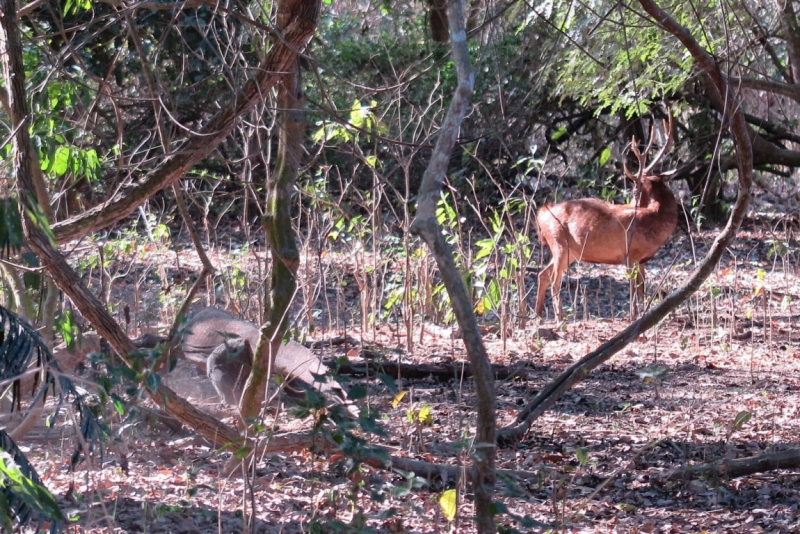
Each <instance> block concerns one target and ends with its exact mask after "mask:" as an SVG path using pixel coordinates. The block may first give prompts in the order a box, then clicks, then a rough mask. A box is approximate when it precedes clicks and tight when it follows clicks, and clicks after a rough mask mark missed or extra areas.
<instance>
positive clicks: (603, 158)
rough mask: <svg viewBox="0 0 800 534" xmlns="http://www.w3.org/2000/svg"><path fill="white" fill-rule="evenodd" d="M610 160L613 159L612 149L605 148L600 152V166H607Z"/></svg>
mask: <svg viewBox="0 0 800 534" xmlns="http://www.w3.org/2000/svg"><path fill="white" fill-rule="evenodd" d="M609 159H611V149H610V148H608V147H605V148H604V149H603V151H602V152H600V165H605V164H606V163H607V162H608V160H609Z"/></svg>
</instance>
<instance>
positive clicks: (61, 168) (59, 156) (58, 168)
mask: <svg viewBox="0 0 800 534" xmlns="http://www.w3.org/2000/svg"><path fill="white" fill-rule="evenodd" d="M67 169H69V148H68V147H65V146H60V147H58V148H57V149H56V155H55V158H54V159H53V165H52V168H51V169H50V170H51V171H52V172H54V173H55V175H56V176H64V174H65V173H66V172H67Z"/></svg>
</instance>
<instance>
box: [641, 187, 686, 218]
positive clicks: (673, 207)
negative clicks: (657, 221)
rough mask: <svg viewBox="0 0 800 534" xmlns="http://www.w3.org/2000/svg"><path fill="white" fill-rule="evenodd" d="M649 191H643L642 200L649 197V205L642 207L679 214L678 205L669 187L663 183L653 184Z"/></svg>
mask: <svg viewBox="0 0 800 534" xmlns="http://www.w3.org/2000/svg"><path fill="white" fill-rule="evenodd" d="M650 185H651V187H649V188H648V190H647V191H643V197H642V200H644V199H645V197H644V195H646V197H647V203H646V204H645V205H644V206H642V207H646V208H650V209H652V210H654V211H658V212H668V213H671V212H675V213H677V210H678V204H677V203H676V202H675V196H674V195H673V194H672V191H671V190H670V188H669V186H667V184H665V183H663V182H652V183H651V184H650Z"/></svg>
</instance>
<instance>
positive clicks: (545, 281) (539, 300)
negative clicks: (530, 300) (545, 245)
mask: <svg viewBox="0 0 800 534" xmlns="http://www.w3.org/2000/svg"><path fill="white" fill-rule="evenodd" d="M554 266H555V258H553V259H552V260H551V261H550V263H548V264H547V266H546V267H545V268H544V269H542V270H541V271H540V272H539V286H538V287H537V288H536V308H535V310H534V311H535V312H536V315H538V316H539V317H541V316H542V312H543V311H544V297H545V294H546V293H547V288H548V287H550V286H551V285H552V283H553V268H554ZM554 294H555V293H554Z"/></svg>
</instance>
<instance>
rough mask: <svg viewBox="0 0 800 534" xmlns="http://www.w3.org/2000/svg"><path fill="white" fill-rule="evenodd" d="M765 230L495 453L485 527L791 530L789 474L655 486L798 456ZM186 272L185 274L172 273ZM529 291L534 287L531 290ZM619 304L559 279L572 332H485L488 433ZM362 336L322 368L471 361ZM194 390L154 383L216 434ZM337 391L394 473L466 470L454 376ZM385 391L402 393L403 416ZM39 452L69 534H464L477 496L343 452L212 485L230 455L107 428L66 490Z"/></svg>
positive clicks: (778, 268) (672, 278)
mask: <svg viewBox="0 0 800 534" xmlns="http://www.w3.org/2000/svg"><path fill="white" fill-rule="evenodd" d="M760 226H761V225H755V226H754V225H752V224H751V225H750V227H749V228H748V227H745V229H743V230H742V232H741V233H740V236H739V239H738V240H737V243H736V246H735V247H734V249H732V250H730V251H729V252H728V253H727V254H726V257H725V259H724V260H723V262H722V264H721V265H720V266H719V267H718V268H717V270H716V271H715V273H714V275H713V276H712V278H711V279H710V280H709V282H708V283H707V284H706V285H705V286H704V289H703V290H702V291H701V292H698V294H697V295H696V296H695V297H693V298H692V299H691V301H690V302H689V303H687V304H685V305H683V306H681V307H680V308H679V309H678V310H676V311H675V312H673V313H672V314H671V315H669V316H668V317H667V319H665V320H664V321H663V322H662V323H661V324H660V325H659V326H658V327H657V328H655V329H653V330H651V331H649V332H647V333H645V334H643V335H642V336H640V337H639V339H638V340H637V341H636V342H635V343H633V344H631V345H629V346H628V347H627V348H626V349H624V350H623V351H622V352H621V353H620V354H618V355H616V356H615V357H614V358H613V359H612V360H610V362H609V363H608V364H606V365H603V366H601V367H599V368H598V369H597V370H596V371H595V372H593V373H592V374H591V375H590V376H589V377H588V378H587V379H586V380H584V381H582V382H580V383H579V384H578V385H577V387H575V388H574V389H572V390H571V391H569V392H568V393H567V394H566V395H565V396H564V397H563V398H562V399H561V400H560V401H559V402H558V403H557V404H556V405H555V407H554V408H553V409H551V410H549V411H547V412H546V413H545V414H544V415H543V416H542V417H540V418H539V419H538V420H536V421H535V422H534V425H533V427H532V428H531V430H530V431H529V432H528V433H527V435H526V436H525V437H524V439H523V440H522V441H521V442H519V443H517V444H516V446H515V447H514V448H501V449H499V450H498V454H497V466H498V468H502V469H507V470H511V471H515V472H517V473H519V474H520V476H519V477H514V476H511V477H508V478H506V477H502V478H500V479H498V483H497V486H496V493H495V497H496V499H497V500H498V501H499V502H501V503H503V504H504V505H505V507H506V511H505V512H503V513H501V514H500V515H499V516H498V522H499V524H501V525H505V526H507V527H511V528H516V529H518V530H519V531H520V532H540V531H546V530H548V528H551V527H554V526H556V525H560V529H561V530H562V531H565V532H587V533H588V532H704V531H705V532H725V533H727V532H730V533H743V532H800V509H799V507H800V471H798V470H797V469H794V470H777V471H767V472H761V473H755V474H751V475H748V476H743V477H739V478H733V479H731V478H724V477H723V478H711V477H706V478H703V479H688V480H669V479H667V475H668V474H669V473H671V472H672V471H673V470H675V469H679V468H681V467H684V466H687V465H695V464H703V463H707V462H714V461H718V460H723V459H728V460H730V459H735V458H744V457H750V456H754V455H758V454H762V453H765V452H775V451H780V450H783V449H786V448H790V447H796V446H798V444H800V443H799V442H800V437H799V436H800V324H798V317H800V309H798V305H800V279H798V278H797V273H796V272H795V271H794V269H795V268H796V267H795V266H796V265H797V262H796V261H795V260H796V258H795V257H794V256H793V255H792V254H794V252H793V251H792V248H786V249H784V254H782V255H781V254H777V255H776V254H775V253H774V246H775V243H776V242H777V243H779V244H780V243H784V244H788V245H791V247H795V246H796V243H795V242H794V239H793V237H792V236H791V235H789V236H787V235H785V234H783V235H780V236H777V238H776V236H775V233H774V232H772V231H767V230H764V229H761V228H760ZM712 237H713V234H707V235H705V234H704V236H703V237H701V238H698V237H697V236H695V239H694V241H693V242H692V243H690V242H689V240H688V238H687V237H686V235H685V234H684V235H681V236H679V235H678V234H677V233H676V235H675V236H674V238H673V240H672V242H671V244H670V245H669V246H668V247H667V248H666V250H665V251H664V252H663V253H662V254H660V255H659V257H657V258H656V259H655V260H654V261H653V264H652V265H651V266H650V268H649V270H648V280H649V282H650V284H651V289H652V288H655V287H656V286H658V285H659V284H661V285H662V286H663V288H664V289H671V288H672V287H674V286H676V285H677V284H678V283H680V282H681V281H682V280H683V279H685V278H686V277H687V276H688V275H689V273H690V272H691V266H690V265H689V264H688V262H687V261H685V260H686V259H687V258H691V257H692V256H693V255H694V256H695V257H697V258H700V257H702V253H703V250H704V249H705V247H707V245H708V244H709V243H710V240H711V238H712ZM771 247H772V248H771ZM219 257H220V256H219V255H215V258H216V259H218V258H219ZM167 261H169V259H168V258H164V259H163V262H167ZM331 261H335V260H334V259H332V260H331ZM190 263H191V262H190V261H184V262H183V268H187V267H186V266H187V265H188V264H190ZM173 268H176V267H174V266H173ZM535 285H536V282H535V277H533V276H531V277H529V286H530V288H535ZM344 287H345V286H344V285H342V284H340V285H339V290H341V291H343V292H345V293H348V292H349V297H347V298H345V299H344V303H345V307H350V308H358V307H359V304H358V292H357V291H354V288H355V287H356V284H353V283H351V284H349V286H347V287H346V288H345V289H346V291H345V289H342V288H344ZM626 288H627V283H626V282H625V280H624V277H623V274H622V272H621V269H620V268H618V267H609V268H605V267H596V266H579V267H577V268H575V267H574V268H573V269H572V271H571V283H570V284H569V285H568V286H565V290H564V291H565V293H564V300H565V302H572V304H569V309H570V310H571V311H572V312H573V316H572V318H569V319H568V320H567V321H566V322H564V323H563V324H556V323H555V322H554V321H553V320H552V319H549V320H545V321H544V322H543V323H542V324H541V325H540V324H539V323H538V322H537V321H529V322H528V325H527V327H526V328H525V329H524V330H522V329H519V328H517V327H515V326H513V325H511V326H510V327H509V328H507V330H506V331H507V333H508V335H507V336H506V339H503V338H502V336H500V335H499V333H498V332H499V331H500V329H498V328H496V327H494V328H493V327H492V326H493V325H492V324H491V323H492V321H488V322H487V324H486V325H485V326H486V334H485V336H484V342H485V344H486V347H487V349H488V352H489V355H490V358H491V360H492V362H493V363H495V364H501V365H505V366H509V367H513V368H514V369H515V372H514V373H512V378H509V379H504V380H498V381H497V382H496V390H497V419H498V428H500V427H504V426H507V425H510V424H512V423H513V421H514V417H515V416H516V413H517V412H518V410H519V409H520V408H521V407H522V406H524V404H525V402H526V401H527V400H528V399H530V398H531V397H532V396H533V395H534V394H535V393H536V392H537V391H539V390H540V389H541V388H542V387H543V386H544V385H545V384H547V382H548V381H549V380H550V379H552V378H553V377H555V376H557V375H558V373H559V372H561V371H563V370H564V369H565V368H566V367H568V366H569V365H570V364H571V363H573V362H574V361H575V360H577V359H579V358H581V357H582V356H584V355H585V354H586V353H587V352H589V351H591V350H593V349H594V348H596V347H597V346H598V345H599V344H600V343H602V342H603V341H604V340H606V339H608V338H610V337H611V336H613V335H614V334H615V333H617V332H619V331H620V330H622V329H623V328H624V327H625V326H626V325H627V324H628V322H627V320H626V319H624V318H623V317H622V316H623V315H624V312H623V309H624V310H627V295H626V292H627V291H626ZM326 291H329V292H336V291H338V290H337V289H336V287H333V289H330V288H329V289H326ZM567 291H569V294H570V295H571V297H569V298H568V297H567ZM620 293H621V294H620ZM354 299H355V300H354ZM570 299H572V300H570ZM358 325H359V321H351V322H350V323H349V326H347V328H346V333H347V334H349V335H350V336H352V337H353V338H354V339H357V340H360V341H361V342H362V343H363V344H362V345H360V346H358V345H353V346H350V347H346V346H345V347H339V348H337V349H336V351H335V353H334V354H332V353H331V351H328V352H326V353H325V354H324V356H325V357H328V356H332V355H337V356H348V357H349V358H350V359H351V360H354V361H358V359H359V358H361V357H362V356H363V355H365V354H366V353H369V355H372V356H374V354H376V353H379V354H384V355H385V357H386V359H387V360H388V361H395V362H396V361H400V362H402V363H407V364H423V363H441V362H450V361H463V360H464V359H465V358H466V354H465V351H464V349H463V344H462V342H461V340H460V339H458V338H457V336H456V335H455V332H454V329H453V328H451V327H442V326H440V325H434V324H424V325H420V324H416V325H415V327H414V328H415V330H414V332H413V336H411V337H412V339H413V351H409V350H408V348H409V347H408V339H407V337H406V335H405V331H404V327H403V325H402V321H394V320H392V321H389V322H377V323H375V324H373V325H370V326H369V327H368V328H367V329H366V331H361V330H360V327H359V326H358ZM155 326H158V324H154V325H153V327H155ZM160 326H162V327H163V326H164V324H163V323H161V324H160ZM421 326H424V328H421ZM540 327H543V328H544V329H540ZM343 330H344V327H342V326H341V325H338V326H335V327H331V328H326V327H325V325H317V327H316V329H315V330H314V331H313V332H312V333H311V334H310V336H309V337H310V338H311V339H315V340H321V339H327V338H331V337H334V336H337V335H341V334H342V333H343ZM192 373H194V370H193V369H192V368H186V367H185V366H179V369H178V372H177V376H176V377H170V378H169V380H172V382H171V384H172V386H173V387H174V388H175V389H176V390H177V391H178V392H179V393H180V394H182V395H185V396H187V397H189V398H190V400H191V401H192V402H194V403H196V404H198V405H200V406H201V407H204V408H206V409H208V410H210V411H211V412H212V413H214V414H216V415H219V416H228V417H229V416H230V409H229V408H228V407H225V406H222V405H221V404H219V403H218V402H217V400H216V399H215V398H214V395H213V390H212V389H210V388H209V385H208V384H207V383H206V384H203V382H204V381H205V380H206V379H205V378H204V377H199V376H196V375H194V374H192ZM345 378H346V379H347V380H349V384H362V385H365V386H367V390H368V397H367V398H366V399H361V400H359V401H357V403H358V404H359V405H366V404H367V403H369V406H370V407H371V408H373V409H375V410H377V411H378V413H379V414H380V417H379V418H378V422H379V424H380V425H381V426H382V428H383V430H384V432H385V435H383V436H376V435H367V434H365V435H364V436H365V437H366V438H367V439H368V440H369V441H371V442H373V443H376V444H379V445H382V446H385V447H387V448H388V449H389V450H390V451H391V453H392V454H393V455H395V456H398V457H409V458H415V459H418V460H422V461H426V462H431V463H434V464H449V465H458V466H465V467H466V466H468V465H469V464H470V459H469V452H467V451H462V452H459V449H458V448H453V447H448V445H450V444H459V443H463V442H464V440H465V439H469V438H470V437H471V436H472V435H474V425H475V415H474V414H475V408H474V391H473V386H472V381H471V380H470V379H469V378H464V379H460V378H458V377H456V378H442V377H435V376H428V377H426V378H421V379H407V378H401V379H398V380H397V383H396V385H397V390H394V391H393V390H391V389H389V387H388V386H387V385H386V383H385V382H382V381H380V380H377V379H374V378H373V379H366V378H363V377H362V378H359V377H345ZM397 391H405V392H407V394H406V395H405V396H404V397H402V398H399V397H398V396H397ZM421 409H422V410H424V411H427V410H428V409H429V410H430V414H431V419H430V420H429V421H420V419H425V418H424V417H417V418H416V419H415V418H414V417H411V418H410V419H411V420H410V419H409V413H412V414H413V413H417V414H419V411H420V410H421ZM228 420H229V421H230V420H232V419H228ZM268 422H269V423H270V424H273V423H274V429H275V431H276V432H287V431H297V430H302V429H308V428H310V427H311V421H310V419H309V418H306V419H297V418H295V417H293V416H292V415H290V414H289V413H288V412H287V411H282V412H280V413H279V414H278V415H277V416H275V417H268ZM37 435H38V437H37V436H33V437H32V439H31V440H30V441H28V442H26V443H22V445H23V446H24V447H25V449H24V450H25V451H26V453H27V454H28V456H29V459H31V461H32V462H33V464H34V466H35V467H36V469H37V470H38V472H39V474H40V476H41V477H42V480H43V482H44V483H45V485H46V486H47V487H48V488H49V489H50V490H51V491H52V492H53V493H54V494H55V495H56V497H57V500H58V502H59V504H60V505H61V507H62V509H63V510H64V511H65V512H66V513H67V514H69V515H70V517H71V518H72V519H73V522H72V523H71V524H70V526H69V531H70V532H84V533H105V532H152V533H162V532H163V533H167V532H170V533H202V534H205V533H212V532H221V533H233V532H242V531H243V525H244V520H243V517H245V516H246V517H248V518H250V517H251V515H254V517H253V518H252V519H253V523H252V524H253V525H254V527H253V531H254V532H270V533H272V532H275V533H278V532H285V533H294V532H367V531H375V532H420V533H422V532H425V533H427V532H445V531H447V532H473V531H474V528H473V526H472V523H471V521H470V519H469V518H470V516H471V514H472V510H473V509H472V500H471V499H472V496H471V494H469V493H468V492H465V491H464V487H463V485H461V484H460V483H459V482H458V481H456V480H453V479H445V480H442V479H441V478H439V477H436V478H435V479H432V480H430V481H428V483H427V484H426V483H425V482H426V481H424V480H419V479H416V480H414V479H413V477H409V476H408V475H407V474H403V473H399V472H397V471H391V470H388V469H375V468H372V467H362V468H361V469H360V470H359V471H358V472H356V473H350V476H345V475H344V473H343V469H342V467H341V466H342V464H344V465H346V461H347V458H346V457H343V456H342V455H341V454H338V453H337V454H334V455H330V454H324V453H314V452H311V451H309V450H307V449H300V450H295V451H292V452H285V453H280V454H271V455H267V456H266V457H263V458H259V459H258V462H257V465H256V466H255V476H248V477H242V476H230V477H223V476H222V475H221V471H222V467H223V466H224V465H225V463H226V461H227V459H228V458H229V457H230V453H228V452H218V451H217V450H216V449H215V447H214V446H213V445H212V444H210V443H208V442H207V441H206V440H204V439H202V438H200V437H197V436H196V435H194V434H192V433H190V432H188V431H183V432H178V433H173V432H171V431H169V430H167V429H166V428H165V427H163V426H160V425H146V424H144V423H142V422H139V423H133V424H128V425H124V426H123V425H118V426H117V427H116V429H115V433H114V435H115V436H116V437H117V439H116V440H115V441H116V443H110V444H108V445H107V446H106V448H105V449H104V452H103V454H102V455H101V454H99V453H98V452H96V453H95V454H94V455H93V458H92V462H83V463H81V464H80V465H79V466H78V468H77V469H76V470H75V471H74V472H69V471H68V470H67V468H66V466H67V461H68V459H69V456H70V454H71V453H72V450H73V447H74V441H73V440H72V439H71V438H68V437H66V436H68V434H65V437H63V438H60V439H59V438H56V437H55V436H56V435H57V431H55V430H54V431H51V432H50V433H49V434H46V435H43V434H41V432H37ZM43 436H44V437H43ZM412 486H414V487H412ZM409 487H410V488H411V489H410V490H409V491H405V489H407V488H409ZM448 488H455V489H458V502H457V506H458V517H457V518H456V520H455V521H454V522H452V523H449V522H448V521H447V520H446V519H445V517H444V514H443V512H442V508H441V506H440V504H439V497H440V495H441V494H442V492H443V491H444V490H445V489H448ZM515 518H525V519H526V520H532V521H536V522H538V523H536V524H522V523H519V522H518V521H517V519H515ZM248 520H249V519H248ZM369 529H372V530H369Z"/></svg>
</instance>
